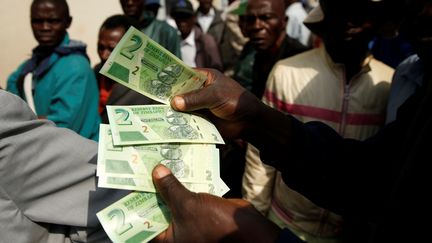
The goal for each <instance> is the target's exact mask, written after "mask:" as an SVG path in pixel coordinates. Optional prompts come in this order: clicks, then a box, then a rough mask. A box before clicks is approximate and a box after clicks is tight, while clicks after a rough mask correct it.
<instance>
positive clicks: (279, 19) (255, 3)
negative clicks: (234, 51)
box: [241, 0, 286, 51]
mask: <svg viewBox="0 0 432 243" xmlns="http://www.w3.org/2000/svg"><path fill="white" fill-rule="evenodd" d="M241 18H242V19H241V23H242V24H243V26H242V27H243V28H242V29H243V30H244V32H245V34H246V35H247V36H248V37H249V38H250V41H251V43H252V44H253V45H254V47H255V49H256V50H257V51H266V50H269V49H270V48H272V47H273V46H274V45H275V44H276V42H277V40H278V39H279V38H280V36H281V35H282V34H283V35H285V27H286V17H285V14H284V3H283V1H279V0H264V1H263V0H251V1H249V3H248V7H247V9H246V13H245V15H243V16H242V17H241Z"/></svg>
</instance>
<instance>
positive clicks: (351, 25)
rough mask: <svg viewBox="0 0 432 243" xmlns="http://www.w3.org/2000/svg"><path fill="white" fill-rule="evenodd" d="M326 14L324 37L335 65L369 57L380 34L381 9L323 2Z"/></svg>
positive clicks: (322, 34)
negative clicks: (371, 47) (370, 47)
mask: <svg viewBox="0 0 432 243" xmlns="http://www.w3.org/2000/svg"><path fill="white" fill-rule="evenodd" d="M321 3H322V5H321V6H322V8H323V11H324V15H325V17H324V22H323V30H322V31H321V32H322V33H321V37H322V39H323V41H324V43H325V46H326V49H327V51H328V52H329V54H330V55H331V56H332V58H333V61H335V62H344V61H345V60H347V58H350V57H353V56H355V57H356V58H358V57H359V56H365V55H366V53H367V50H368V43H369V42H370V41H371V40H372V38H373V36H374V35H375V34H376V33H377V27H378V26H379V23H378V22H377V13H376V12H375V11H376V9H377V7H376V6H375V7H372V6H369V5H365V4H357V5H352V6H351V5H350V4H347V5H344V4H342V5H341V4H337V3H334V2H332V1H321Z"/></svg>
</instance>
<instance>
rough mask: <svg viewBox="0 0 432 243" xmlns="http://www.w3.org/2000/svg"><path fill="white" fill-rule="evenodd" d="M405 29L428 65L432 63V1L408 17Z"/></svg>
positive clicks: (403, 29)
mask: <svg viewBox="0 0 432 243" xmlns="http://www.w3.org/2000/svg"><path fill="white" fill-rule="evenodd" d="M401 31H404V32H405V33H406V34H407V35H408V37H409V39H410V40H411V43H412V44H413V47H414V48H415V50H416V52H417V54H418V55H419V57H420V58H421V59H422V60H423V61H424V62H425V63H427V64H428V65H431V64H432V1H428V2H427V3H426V4H425V5H424V6H423V8H422V9H421V10H420V12H419V13H418V14H417V15H415V16H413V17H412V18H410V19H408V21H407V23H406V24H405V25H403V28H402V30H401Z"/></svg>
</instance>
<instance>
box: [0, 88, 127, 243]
mask: <svg viewBox="0 0 432 243" xmlns="http://www.w3.org/2000/svg"><path fill="white" fill-rule="evenodd" d="M0 104H1V106H0V121H1V122H0V195H1V199H0V211H1V212H2V214H1V215H0V225H1V227H0V231H1V232H0V234H1V236H2V237H1V238H2V240H5V242H25V241H28V240H29V239H34V240H38V241H39V240H40V241H41V242H42V241H43V242H47V241H48V242H51V241H49V240H48V239H51V238H50V237H53V239H59V238H61V237H60V235H62V234H64V236H65V237H72V236H71V235H74V236H73V237H75V239H76V240H78V239H81V240H85V239H88V240H90V239H94V238H92V237H96V235H95V232H96V231H97V232H99V233H102V237H104V236H105V234H103V231H102V230H101V228H100V225H99V222H98V220H97V218H96V212H98V211H100V210H101V209H103V208H105V207H107V206H108V205H110V204H111V203H113V202H115V201H116V200H118V199H120V198H121V197H123V196H124V195H125V194H126V193H128V192H127V191H121V190H106V189H96V175H95V172H96V156H97V144H96V143H95V142H93V141H91V140H87V139H84V138H82V137H81V136H79V135H77V134H76V133H74V132H72V131H70V130H68V129H63V128H57V127H56V126H55V125H54V124H53V123H52V122H50V121H42V120H37V119H36V116H35V114H34V113H33V112H32V111H31V110H30V108H29V107H28V106H27V105H26V104H25V103H24V101H23V100H21V99H19V98H18V97H16V96H14V95H11V94H9V93H7V92H5V91H0ZM81 227H82V228H81ZM52 228H56V229H57V230H58V231H57V232H50V231H51V230H53V229H52ZM60 229H62V230H60ZM59 230H60V231H59ZM79 232H81V233H79ZM84 232H86V233H84ZM83 233H84V234H83ZM99 236H100V234H99ZM53 242H60V241H53Z"/></svg>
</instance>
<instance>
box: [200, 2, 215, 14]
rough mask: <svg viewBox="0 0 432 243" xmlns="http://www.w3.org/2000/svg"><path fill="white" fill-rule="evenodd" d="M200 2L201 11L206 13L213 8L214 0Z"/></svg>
mask: <svg viewBox="0 0 432 243" xmlns="http://www.w3.org/2000/svg"><path fill="white" fill-rule="evenodd" d="M198 2H199V9H200V11H201V12H203V13H205V14H207V13H208V12H209V11H210V9H211V8H212V4H213V0H198Z"/></svg>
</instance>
